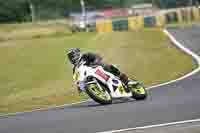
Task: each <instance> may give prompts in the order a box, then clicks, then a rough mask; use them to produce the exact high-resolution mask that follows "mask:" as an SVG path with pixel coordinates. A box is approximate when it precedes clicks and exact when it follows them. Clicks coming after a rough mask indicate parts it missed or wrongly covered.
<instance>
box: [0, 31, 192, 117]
mask: <svg viewBox="0 0 200 133" xmlns="http://www.w3.org/2000/svg"><path fill="white" fill-rule="evenodd" d="M4 32H5V31H4ZM20 33H21V32H20ZM31 34H32V33H31ZM39 34H41V32H39ZM13 37H14V38H15V36H14V35H13ZM71 47H80V48H81V49H82V50H83V51H93V52H96V53H99V54H101V55H102V56H103V57H104V58H105V61H106V62H109V63H113V64H116V65H118V66H119V68H120V69H121V70H122V71H124V72H125V73H127V74H128V75H129V76H130V77H131V78H136V79H138V80H140V81H142V82H144V84H145V85H146V86H151V85H155V84H158V83H162V82H165V81H169V80H172V79H176V78H178V77H180V76H182V75H184V74H186V73H188V72H190V71H191V70H193V69H195V68H196V65H195V64H194V63H193V60H192V57H191V56H188V55H186V54H185V53H183V52H181V51H180V50H178V49H177V48H176V47H174V46H173V45H171V44H170V41H169V40H168V38H167V37H166V36H165V35H164V33H163V32H162V30H160V29H144V30H141V31H137V32H114V33H101V34H97V33H78V34H75V35H72V36H53V35H52V36H46V37H42V38H31V37H28V38H27V39H25V38H23V39H18V38H15V39H14V40H13V39H11V40H9V41H2V42H0V70H1V73H0V114H5V113H13V112H19V111H30V110H33V109H38V108H44V107H49V106H55V105H62V104H66V103H71V102H76V101H80V100H83V99H86V98H87V97H85V96H81V97H80V96H78V94H77V92H76V90H75V89H74V87H73V86H72V70H71V65H70V64H69V62H68V61H66V59H65V54H64V51H65V50H67V49H69V48H71Z"/></svg>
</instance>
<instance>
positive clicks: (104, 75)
mask: <svg viewBox="0 0 200 133" xmlns="http://www.w3.org/2000/svg"><path fill="white" fill-rule="evenodd" d="M95 74H96V75H98V76H100V77H101V78H103V79H104V80H106V81H108V79H109V78H110V76H108V75H107V74H105V73H104V72H102V71H101V70H99V69H97V71H96V72H95Z"/></svg>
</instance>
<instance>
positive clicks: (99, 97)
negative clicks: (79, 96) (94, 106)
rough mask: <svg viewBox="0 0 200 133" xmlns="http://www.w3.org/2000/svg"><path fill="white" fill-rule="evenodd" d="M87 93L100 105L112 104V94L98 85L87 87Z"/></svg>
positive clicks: (93, 84)
mask: <svg viewBox="0 0 200 133" xmlns="http://www.w3.org/2000/svg"><path fill="white" fill-rule="evenodd" d="M86 93H87V94H88V95H89V96H90V97H91V98H92V99H93V100H94V101H95V102H98V103H100V104H111V103H112V97H111V95H110V93H109V92H108V91H107V90H106V89H105V88H104V87H103V86H100V85H98V83H92V84H88V85H87V89H86Z"/></svg>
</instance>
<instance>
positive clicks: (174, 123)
mask: <svg viewBox="0 0 200 133" xmlns="http://www.w3.org/2000/svg"><path fill="white" fill-rule="evenodd" d="M163 32H164V33H165V34H166V35H167V36H168V37H169V38H170V40H171V41H172V42H173V43H174V45H176V46H177V47H178V48H180V49H181V50H182V51H184V52H185V53H187V54H189V55H191V56H192V57H193V58H194V59H195V60H196V61H197V64H198V68H197V69H195V70H193V71H192V72H190V73H188V74H186V75H184V76H183V77H180V78H178V79H176V80H171V81H169V82H166V83H163V84H159V85H155V86H151V87H149V88H147V89H152V88H156V87H160V86H164V85H168V84H171V83H174V82H177V81H180V80H183V79H185V78H187V77H190V76H192V75H194V74H195V73H197V72H199V71H200V57H199V56H198V55H197V54H195V53H194V52H192V51H191V50H189V49H188V48H186V47H185V46H183V45H182V44H181V43H180V42H178V41H177V40H176V39H175V37H174V36H173V35H172V34H170V33H169V32H168V31H167V29H164V30H163ZM191 122H200V119H194V120H186V121H179V122H171V123H164V124H157V125H149V126H144V127H136V128H127V129H120V130H111V131H106V132H99V133H117V132H123V131H130V130H137V129H147V128H153V127H163V126H170V125H177V124H184V123H191Z"/></svg>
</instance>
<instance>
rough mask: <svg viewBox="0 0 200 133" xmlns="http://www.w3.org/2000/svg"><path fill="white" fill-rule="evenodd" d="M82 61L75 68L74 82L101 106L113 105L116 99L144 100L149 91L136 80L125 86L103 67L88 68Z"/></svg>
mask: <svg viewBox="0 0 200 133" xmlns="http://www.w3.org/2000/svg"><path fill="white" fill-rule="evenodd" d="M84 64H85V62H84V61H81V62H79V64H78V65H77V67H76V68H75V71H74V74H73V80H74V81H75V83H76V85H78V87H79V89H80V90H81V91H83V92H86V93H87V94H88V96H89V97H90V98H92V99H93V100H94V101H95V102H97V103H100V104H111V103H112V101H113V99H115V98H124V97H131V98H134V99H136V100H144V99H146V97H147V90H146V89H145V87H144V86H143V85H142V83H139V82H138V81H136V80H132V81H131V84H129V85H128V87H127V86H125V85H124V84H123V82H122V81H121V80H120V79H119V77H116V76H115V75H113V74H112V73H110V72H107V71H105V70H104V69H103V67H102V66H92V67H90V66H86V65H84Z"/></svg>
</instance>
